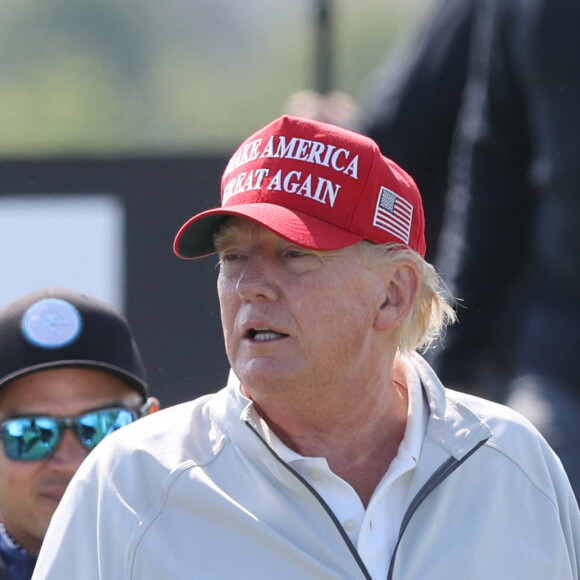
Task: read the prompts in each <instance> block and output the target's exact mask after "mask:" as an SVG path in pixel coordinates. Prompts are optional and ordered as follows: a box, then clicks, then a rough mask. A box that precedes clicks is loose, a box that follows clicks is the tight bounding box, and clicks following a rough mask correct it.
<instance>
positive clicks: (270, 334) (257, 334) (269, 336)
mask: <svg viewBox="0 0 580 580" xmlns="http://www.w3.org/2000/svg"><path fill="white" fill-rule="evenodd" d="M247 336H248V338H251V339H252V340H257V341H258V342H266V341H268V340H275V339H277V338H282V337H284V336H287V335H286V334H280V333H279V332H275V331H274V330H272V329H271V328H251V329H250V330H249V331H248V334H247Z"/></svg>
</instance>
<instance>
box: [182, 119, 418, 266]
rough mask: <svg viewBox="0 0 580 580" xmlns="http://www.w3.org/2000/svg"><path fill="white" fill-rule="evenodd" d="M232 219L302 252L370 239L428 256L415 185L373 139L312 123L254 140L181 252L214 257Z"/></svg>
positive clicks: (185, 230)
mask: <svg viewBox="0 0 580 580" xmlns="http://www.w3.org/2000/svg"><path fill="white" fill-rule="evenodd" d="M230 216H239V217H242V218H246V219H249V220H252V221H254V222H256V223H258V224H260V225H262V226H264V227H266V228H268V229H269V230H271V231H273V232H274V233H275V234H276V235H278V236H280V237H281V238H284V239H286V240H288V241H290V242H292V243H294V244H296V245H298V246H302V247H304V248H310V249H316V250H337V249H340V248H344V247H346V246H350V245H352V244H356V243H357V242H360V241H362V240H369V241H371V242H374V243H377V244H384V243H389V242H393V243H398V244H401V245H403V246H407V247H409V248H411V249H412V250H415V251H416V252H417V253H419V254H420V255H421V256H424V255H425V235H424V229H425V216H424V214H423V205H422V202H421V194H420V193H419V190H418V188H417V186H416V185H415V182H414V181H413V179H412V178H411V177H410V176H409V175H408V174H407V173H406V172H405V171H403V170H402V169H401V168H400V167H399V166H398V165H397V164H396V163H394V162H393V161H391V160H390V159H388V158H386V157H384V156H383V155H382V154H381V152H380V150H379V147H378V145H377V144H376V143H375V142H374V141H373V140H371V139H369V138H368V137H365V136H363V135H359V134H358V133H354V132H352V131H348V130H346V129H343V128H341V127H338V126H335V125H330V124H327V123H321V122H319V121H313V120H310V119H304V118H300V117H290V116H283V117H280V118H278V119H276V120H274V121H272V122H271V123H269V124H268V125H266V126H265V127H263V128H262V129H260V130H259V131H257V132H256V133H254V134H253V135H252V136H250V137H248V138H247V139H246V140H245V141H244V142H243V143H242V145H241V146H240V147H239V148H238V150H237V151H236V152H235V153H234V155H233V156H232V158H231V159H230V161H229V163H228V165H227V167H226V169H225V171H224V173H223V176H222V183H221V206H220V207H218V208H214V209H210V210H207V211H204V212H202V213H199V214H197V215H195V216H193V217H192V218H190V219H189V220H188V221H187V222H186V223H185V224H184V225H183V226H182V227H181V229H180V230H179V232H178V233H177V236H176V238H175V241H174V245H173V248H174V251H175V253H176V254H177V255H178V256H179V257H181V258H200V257H202V256H207V255H209V254H213V253H214V252H215V247H214V243H213V234H214V232H215V231H216V229H217V227H218V226H219V224H220V223H221V222H223V221H224V220H225V219H227V218H228V217H230Z"/></svg>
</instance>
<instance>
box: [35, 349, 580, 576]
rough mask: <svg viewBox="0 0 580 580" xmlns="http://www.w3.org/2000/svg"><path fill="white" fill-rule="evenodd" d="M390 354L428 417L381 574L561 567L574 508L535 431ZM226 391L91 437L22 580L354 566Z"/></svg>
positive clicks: (575, 543) (539, 571)
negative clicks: (419, 390) (417, 385)
mask: <svg viewBox="0 0 580 580" xmlns="http://www.w3.org/2000/svg"><path fill="white" fill-rule="evenodd" d="M405 360H406V361H407V364H411V365H414V366H415V368H416V370H417V372H418V373H419V375H420V377H421V382H422V384H423V388H424V390H425V393H426V396H427V399H428V402H429V408H430V418H429V422H428V426H427V432H426V435H425V440H424V442H423V446H422V450H421V454H420V457H419V462H418V465H417V468H416V472H415V475H414V478H413V481H412V484H411V493H410V494H409V495H410V497H411V498H412V499H411V500H410V502H409V504H408V506H407V508H406V509H407V511H406V515H405V517H404V519H403V524H402V526H401V532H400V538H399V543H398V545H397V549H396V550H395V554H394V556H393V559H392V562H391V568H390V571H389V576H388V578H389V579H393V580H431V579H432V580H455V579H457V580H484V579H485V580H568V579H577V578H578V557H579V554H580V514H579V511H578V505H577V503H576V500H575V498H574V495H573V493H572V490H571V488H570V485H569V483H568V479H567V477H566V474H565V473H564V471H563V468H562V466H561V463H560V461H559V460H558V458H557V457H556V456H555V455H554V453H553V452H552V451H551V449H550V448H549V447H548V445H547V444H546V442H545V441H544V440H543V438H542V437H541V436H540V435H539V433H538V432H537V431H536V430H535V429H534V428H533V427H532V426H531V425H530V424H529V423H528V422H527V421H526V420H525V419H523V418H522V417H520V416H519V415H517V414H516V413H514V412H513V411H511V410H509V409H507V408H505V407H503V406H500V405H497V404H494V403H490V402H488V401H485V400H482V399H478V398H475V397H471V396H468V395H464V394H461V393H456V392H453V391H449V390H446V389H444V388H443V387H442V385H441V384H440V382H439V381H438V379H437V377H436V375H435V373H434V372H433V371H432V370H431V368H430V367H429V366H428V365H427V363H426V362H425V361H424V360H423V359H422V358H421V357H419V356H418V355H412V356H409V357H405ZM238 391H239V390H238V389H237V388H236V387H235V386H234V385H231V384H230V385H228V387H226V388H225V389H223V390H221V391H220V392H218V393H216V394H212V395H206V396H204V397H201V398H199V399H197V400H195V401H192V402H189V403H184V404H181V405H178V406H176V407H172V408H168V409H166V410H164V411H161V412H158V413H155V414H153V415H151V416H149V417H145V418H144V419H141V420H139V421H137V422H136V423H134V424H132V425H130V426H128V427H125V428H123V429H122V430H121V431H119V432H117V433H115V434H113V435H111V436H110V437H108V438H107V439H106V440H105V441H104V442H103V443H101V444H100V445H99V447H98V448H97V450H96V451H94V452H92V453H91V454H90V456H89V457H88V458H87V460H86V461H85V462H84V463H83V465H82V466H81V468H80V470H79V471H78V473H77V475H76V476H75V478H74V480H73V482H72V483H71V484H70V485H69V488H68V490H67V493H66V495H65V497H64V498H63V501H62V502H61V504H60V506H59V508H58V509H57V511H56V513H55V515H54V517H53V520H52V523H51V526H50V530H49V533H48V536H47V538H46V540H45V542H44V545H43V547H42V550H41V554H40V557H39V560H38V564H37V567H36V570H35V573H34V576H33V580H45V579H49V580H64V579H69V578H71V579H72V578H74V579H75V580H97V579H99V580H129V579H131V580H189V579H203V580H210V579H211V580H219V579H236V580H244V579H253V580H254V579H276V580H297V579H310V578H313V579H320V580H323V579H328V580H330V579H333V580H335V579H349V580H358V579H361V580H362V579H365V578H370V575H369V573H368V571H367V570H366V569H365V566H364V564H363V563H362V561H361V560H360V558H359V557H358V554H357V552H356V550H355V549H354V547H353V545H352V544H351V542H350V540H349V539H348V537H347V535H346V533H345V532H344V530H343V529H342V527H341V526H340V523H339V522H338V521H337V520H336V518H335V517H334V515H333V514H332V512H331V511H330V509H329V508H328V507H327V506H326V504H325V503H324V502H323V501H322V499H321V498H320V497H318V495H317V494H316V492H314V490H312V489H311V488H310V487H309V485H308V484H307V483H306V482H305V481H303V480H302V479H301V478H300V477H299V476H298V475H297V474H295V473H294V472H293V471H292V470H291V469H290V468H289V467H288V466H287V465H286V464H284V463H283V462H282V461H281V460H280V459H279V458H278V457H277V456H276V455H275V454H274V452H273V451H272V450H271V449H270V448H269V447H268V446H267V445H266V443H265V442H264V441H263V440H262V439H261V438H260V436H259V435H258V434H257V432H256V430H255V428H254V427H253V425H252V424H251V422H250V421H249V419H248V408H249V404H248V401H247V400H245V399H243V397H241V396H240V394H239V392H238ZM375 580H376V579H375Z"/></svg>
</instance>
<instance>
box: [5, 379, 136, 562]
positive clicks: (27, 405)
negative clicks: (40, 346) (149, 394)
mask: <svg viewBox="0 0 580 580" xmlns="http://www.w3.org/2000/svg"><path fill="white" fill-rule="evenodd" d="M141 404H142V401H141V397H140V395H139V394H138V393H137V391H135V389H133V388H131V387H130V386H129V385H128V384H127V383H126V382H125V381H123V380H122V379H120V378H118V377H116V376H114V375H111V374H110V373H106V372H103V371H99V370H93V369H81V368H63V369H52V370H46V371H39V372H36V373H33V374H30V375H26V376H24V377H21V378H18V379H15V380H14V381H12V382H11V383H9V384H8V385H7V386H6V387H3V388H2V389H0V421H3V420H6V419H9V418H13V417H18V416H23V415H51V416H55V417H67V416H75V415H78V414H81V413H84V412H87V411H91V410H94V409H99V408H103V407H110V406H119V405H120V406H125V407H129V408H131V409H138V408H139V407H140V405H141ZM87 453H88V452H87V450H86V449H85V448H84V447H83V446H82V445H81V443H80V441H79V440H78V438H77V437H76V435H75V434H74V432H73V431H72V430H71V429H65V430H64V433H63V435H62V437H61V440H60V444H59V445H58V447H57V449H56V451H55V453H54V454H53V455H51V456H50V457H47V458H46V459H41V460H37V461H15V460H13V459H9V458H8V457H7V456H6V454H5V452H4V446H3V445H2V444H0V520H1V521H2V522H3V524H4V526H5V527H6V529H7V530H8V532H9V533H10V534H11V535H12V537H13V538H14V539H16V541H17V542H18V543H19V544H20V545H21V546H22V547H23V548H25V549H26V550H28V551H29V552H31V553H33V554H35V553H38V550H39V549H40V545H41V543H42V540H43V538H44V535H45V533H46V530H47V528H48V524H49V522H50V518H51V517H52V514H53V513H54V510H55V509H56V507H57V505H58V503H59V501H60V499H61V498H62V495H63V493H64V490H65V488H66V486H67V485H68V483H69V481H70V480H71V478H72V476H73V475H74V473H75V471H76V470H77V468H78V467H79V465H80V464H81V462H82V461H83V459H84V458H85V457H86V456H87Z"/></svg>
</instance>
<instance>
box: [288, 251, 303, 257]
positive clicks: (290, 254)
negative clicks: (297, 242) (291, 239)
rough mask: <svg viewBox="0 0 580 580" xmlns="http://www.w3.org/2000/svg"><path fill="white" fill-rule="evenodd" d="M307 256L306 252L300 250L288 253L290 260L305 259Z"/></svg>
mask: <svg viewBox="0 0 580 580" xmlns="http://www.w3.org/2000/svg"><path fill="white" fill-rule="evenodd" d="M306 255H307V254H306V252H301V251H300V250H290V251H289V252H288V256H290V258H303V257H304V256H306Z"/></svg>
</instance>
